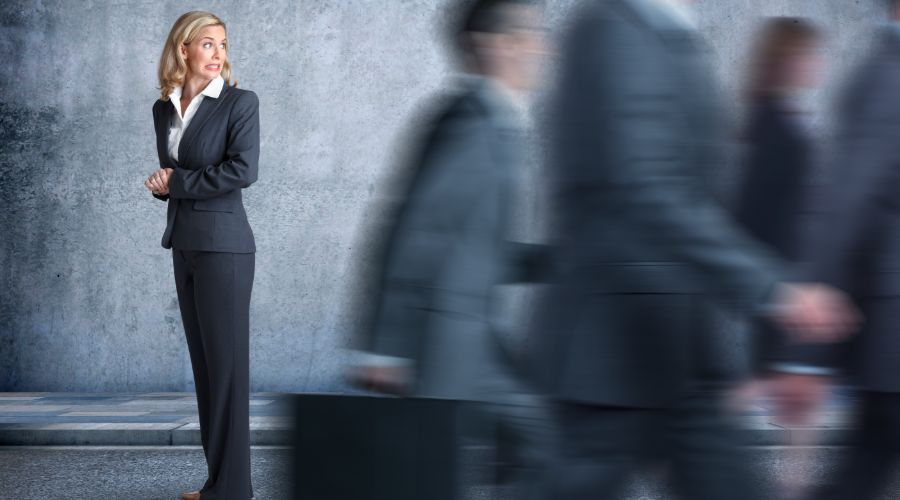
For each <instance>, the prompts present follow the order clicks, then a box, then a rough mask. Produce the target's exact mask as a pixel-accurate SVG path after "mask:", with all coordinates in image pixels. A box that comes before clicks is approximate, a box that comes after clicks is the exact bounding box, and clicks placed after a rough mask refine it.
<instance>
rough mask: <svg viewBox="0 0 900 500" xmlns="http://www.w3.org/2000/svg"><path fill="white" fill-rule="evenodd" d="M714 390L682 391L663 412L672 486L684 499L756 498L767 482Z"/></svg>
mask: <svg viewBox="0 0 900 500" xmlns="http://www.w3.org/2000/svg"><path fill="white" fill-rule="evenodd" d="M725 404H726V403H725V402H724V399H723V397H722V394H720V393H718V391H701V392H695V393H691V394H689V395H687V396H685V397H684V398H683V399H682V400H681V401H680V402H679V403H678V404H677V405H676V406H675V407H673V408H672V409H671V410H670V412H671V413H670V415H669V416H668V419H667V422H668V429H667V439H666V445H667V446H668V447H669V450H668V453H669V455H670V456H671V457H672V481H673V487H674V490H675V492H676V494H677V495H678V497H679V498H682V499H685V500H721V499H724V498H727V499H730V500H762V499H768V498H771V496H770V495H771V492H772V491H773V489H772V485H771V484H768V480H767V478H766V476H765V475H763V474H761V473H760V471H759V470H757V468H756V467H755V466H754V464H753V461H752V459H751V457H750V456H749V455H748V449H747V447H746V446H745V443H743V442H741V440H740V439H739V434H738V432H737V427H736V422H734V421H733V419H732V418H731V417H730V416H729V415H727V414H726V413H725V412H724V408H725Z"/></svg>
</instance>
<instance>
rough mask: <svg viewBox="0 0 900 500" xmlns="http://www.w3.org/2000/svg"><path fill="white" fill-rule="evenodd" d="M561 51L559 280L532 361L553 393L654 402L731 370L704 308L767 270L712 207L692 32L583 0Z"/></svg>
mask: <svg viewBox="0 0 900 500" xmlns="http://www.w3.org/2000/svg"><path fill="white" fill-rule="evenodd" d="M563 53H564V55H565V60H564V61H563V63H562V68H561V81H560V82H559V84H558V88H557V89H556V92H555V97H554V99H553V102H552V105H551V115H552V118H551V124H552V130H551V131H550V134H552V135H553V140H552V141H551V147H552V153H551V156H550V165H549V168H548V170H549V174H550V175H551V176H552V177H553V182H552V185H553V186H552V187H553V192H554V196H553V199H554V204H555V212H556V213H555V215H556V218H557V222H556V224H555V230H556V231H557V233H556V235H555V239H556V241H557V242H558V245H559V246H558V248H559V253H558V258H557V260H558V261H559V262H560V265H561V266H562V267H563V268H564V271H563V273H562V276H561V277H560V279H559V283H557V285H556V286H554V287H553V290H552V292H551V293H548V294H547V295H546V296H545V302H544V303H543V304H542V306H541V308H540V309H541V311H540V313H539V315H540V318H539V320H538V321H537V325H536V331H535V335H536V336H538V337H539V338H541V339H542V341H541V343H542V345H543V349H541V350H540V352H541V353H542V354H543V359H542V360H539V361H540V362H541V364H542V365H543V367H544V374H545V380H546V382H547V383H548V384H549V387H548V389H549V390H550V392H551V393H552V394H555V395H556V396H557V397H558V398H560V399H562V400H569V401H576V402H583V403H590V404H599V405H615V406H631V407H658V406H661V405H665V404H668V403H669V402H671V401H672V400H673V398H676V397H678V396H679V394H681V391H682V390H683V389H684V388H685V387H686V384H688V383H689V382H691V381H693V380H713V379H716V380H718V379H720V378H721V377H724V376H725V375H727V374H728V372H729V370H730V369H731V368H730V367H729V366H728V363H729V362H728V360H726V359H725V358H724V356H723V353H722V352H721V351H720V350H719V349H718V346H717V342H719V341H720V340H719V339H718V337H719V335H718V332H717V330H716V329H715V328H713V323H712V321H711V320H710V314H711V311H710V310H709V307H711V302H710V301H708V300H707V299H708V298H709V297H715V298H716V299H722V300H724V301H728V302H742V303H753V304H758V303H760V302H763V301H765V300H767V298H768V295H769V294H770V291H771V289H772V287H773V285H774V284H775V283H776V282H778V281H781V280H782V270H781V269H780V267H781V265H780V263H779V261H778V260H777V259H776V258H775V257H774V256H772V255H770V254H769V253H768V252H767V251H766V250H764V248H763V247H762V246H761V245H759V244H757V243H756V242H754V241H753V240H752V239H751V238H750V237H748V236H747V235H745V234H744V233H743V232H742V231H741V230H740V228H739V227H738V226H737V224H735V223H734V222H733V221H732V220H730V218H729V216H728V214H727V213H726V211H725V209H724V208H723V207H721V206H720V205H719V204H718V203H717V202H716V200H715V196H714V193H713V189H712V187H713V176H714V174H715V172H716V170H717V169H719V168H721V165H722V156H721V155H720V148H721V147H722V146H723V144H724V137H723V127H722V126H721V122H720V120H719V116H718V111H719V110H718V107H717V104H716V101H715V96H716V90H715V85H714V79H713V73H712V70H711V68H710V67H709V66H708V54H707V51H706V49H705V48H704V46H703V44H702V41H701V40H700V39H699V38H698V36H697V35H696V34H695V32H694V31H693V30H690V29H688V28H687V27H684V26H682V25H680V24H679V23H678V22H676V20H675V19H674V18H670V17H667V16H666V15H664V13H663V12H657V11H656V10H655V8H653V7H652V5H649V4H641V5H639V4H637V3H636V2H635V3H633V2H631V1H626V0H611V1H608V2H590V3H589V4H587V5H586V6H585V8H584V10H582V11H581V12H580V13H579V15H578V16H577V17H576V18H575V22H574V25H573V26H572V28H571V31H570V33H569V37H568V40H567V41H566V43H565V45H564V52H563Z"/></svg>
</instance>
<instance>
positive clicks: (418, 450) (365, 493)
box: [292, 395, 465, 500]
mask: <svg viewBox="0 0 900 500" xmlns="http://www.w3.org/2000/svg"><path fill="white" fill-rule="evenodd" d="M464 405H465V403H463V402H460V401H453V400H445V399H424V398H394V397H372V396H344V395H299V396H297V398H296V404H295V406H294V408H295V412H296V413H295V418H294V425H295V427H294V443H293V444H294V452H293V454H294V464H293V474H292V476H293V478H292V479H293V483H294V484H293V490H294V498H296V499H297V500H457V498H458V496H457V490H458V488H459V485H458V479H459V477H458V476H459V463H458V461H459V459H458V457H459V450H460V447H461V439H460V416H461V412H462V411H463V406H464Z"/></svg>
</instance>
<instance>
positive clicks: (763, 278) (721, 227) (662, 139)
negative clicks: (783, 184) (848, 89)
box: [557, 16, 786, 304]
mask: <svg viewBox="0 0 900 500" xmlns="http://www.w3.org/2000/svg"><path fill="white" fill-rule="evenodd" d="M570 43H573V45H572V46H570V47H569V48H568V50H569V53H571V54H574V56H573V57H571V58H570V59H569V62H568V64H567V65H566V66H564V68H563V78H564V80H563V82H562V86H561V96H560V99H561V100H562V105H561V106H560V108H559V109H558V112H560V113H561V116H560V117H558V118H557V119H562V120H564V122H563V123H564V125H563V127H562V131H563V134H564V135H565V136H567V137H565V141H566V144H564V145H563V147H561V148H559V151H557V153H558V154H562V155H563V156H562V158H565V159H566V161H565V163H566V164H567V165H566V168H565V169H566V170H570V171H572V172H575V173H576V175H578V176H579V179H578V183H579V186H580V189H581V190H582V193H583V195H584V196H585V200H586V204H585V206H586V207H588V208H589V212H590V213H594V212H595V211H594V210H593V208H590V207H592V206H594V205H600V206H603V207H608V206H610V203H614V204H615V206H618V207H619V208H620V210H619V212H618V213H619V214H620V216H621V217H622V218H624V219H625V220H626V221H627V226H628V227H629V228H630V230H629V234H627V235H622V237H626V238H632V239H634V240H635V241H642V242H643V243H641V244H643V245H651V244H652V245H657V246H660V248H661V249H664V250H665V252H666V254H667V258H669V259H671V260H672V261H674V262H682V263H684V264H686V266H687V275H686V277H687V278H688V279H691V280H694V281H695V282H696V283H697V284H698V285H699V286H700V287H701V289H703V290H707V291H708V292H709V293H710V294H711V295H712V296H714V297H716V298H722V299H726V300H729V301H732V300H733V301H736V302H739V303H748V304H764V303H765V302H766V301H768V300H770V295H771V292H772V289H773V287H774V285H775V284H776V283H777V282H779V281H782V280H784V279H785V275H784V273H785V272H786V269H785V266H784V265H783V264H782V263H781V261H780V260H779V259H777V258H776V257H775V256H774V255H773V254H772V253H771V252H769V251H767V250H766V249H765V248H764V246H763V245H761V244H759V243H758V242H756V241H755V240H753V239H752V238H751V237H749V235H747V234H745V233H744V232H743V231H742V230H741V229H740V228H739V227H738V225H737V224H736V223H734V221H733V220H732V219H731V218H730V216H729V214H728V213H727V211H726V209H725V208H724V207H723V206H721V205H720V204H719V203H718V201H717V200H716V199H715V198H714V195H713V193H712V191H711V190H710V188H709V186H708V184H707V183H706V182H705V179H703V178H702V177H701V175H700V172H699V168H700V166H698V165H693V164H690V163H689V158H690V157H691V156H690V155H689V154H688V152H687V151H686V150H687V149H688V148H690V147H693V146H692V145H693V144H694V143H695V141H696V140H697V138H694V137H692V136H691V134H693V133H695V132H692V131H691V130H688V129H686V126H685V123H688V121H687V120H686V118H687V117H686V113H687V111H688V109H687V108H686V106H687V104H686V103H685V102H684V98H683V96H682V95H681V94H682V93H683V92H684V91H685V89H684V86H683V83H681V79H680V78H679V76H678V75H673V74H671V73H670V71H671V68H672V64H673V63H678V61H679V59H678V58H677V55H676V56H675V59H674V61H673V59H672V58H673V55H672V54H671V52H670V51H669V50H667V49H666V48H665V46H664V45H663V44H664V41H663V40H661V39H660V38H659V37H658V36H656V35H655V34H654V33H652V32H650V31H648V30H647V29H646V28H643V27H641V26H637V25H634V24H631V23H629V22H627V21H624V20H620V19H610V18H605V17H602V16H601V17H599V18H594V19H592V20H590V21H588V22H584V23H583V24H581V25H580V26H578V27H576V29H575V31H574V35H573V38H572V39H570ZM681 50H683V48H682V49H681ZM684 59H685V64H688V63H690V58H684ZM683 70H684V71H692V69H691V68H690V67H687V68H684V69H683ZM679 71H681V68H679ZM711 77H712V76H711V75H710V76H709V78H711ZM710 98H711V97H710ZM701 139H702V138H701ZM573 141H574V142H573ZM598 145H600V149H599V150H598V149H597V148H598ZM598 210H599V208H598Z"/></svg>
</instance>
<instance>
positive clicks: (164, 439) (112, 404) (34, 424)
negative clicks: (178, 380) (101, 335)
mask: <svg viewBox="0 0 900 500" xmlns="http://www.w3.org/2000/svg"><path fill="white" fill-rule="evenodd" d="M290 415H291V414H290V395H286V394H275V393H258V394H253V395H252V396H251V399H250V430H251V434H253V435H254V438H255V444H270V443H268V442H267V441H268V440H267V439H260V438H270V439H271V438H279V437H283V434H284V432H285V431H288V430H289V429H290V420H291V417H290ZM199 428H200V425H199V420H198V417H197V403H196V399H195V398H194V396H193V395H191V394H189V393H181V392H177V393H146V394H79V393H0V444H6V445H14V444H48V445H50V444H109V445H114V444H135V445H141V444H146V445H160V444H163V445H164V444H199ZM276 431H280V432H281V435H276V434H273V432H276ZM260 433H262V434H264V435H263V436H260V435H259V434H260Z"/></svg>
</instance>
